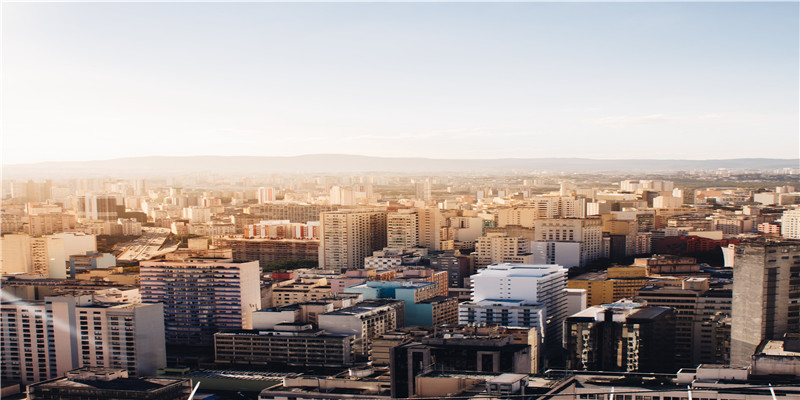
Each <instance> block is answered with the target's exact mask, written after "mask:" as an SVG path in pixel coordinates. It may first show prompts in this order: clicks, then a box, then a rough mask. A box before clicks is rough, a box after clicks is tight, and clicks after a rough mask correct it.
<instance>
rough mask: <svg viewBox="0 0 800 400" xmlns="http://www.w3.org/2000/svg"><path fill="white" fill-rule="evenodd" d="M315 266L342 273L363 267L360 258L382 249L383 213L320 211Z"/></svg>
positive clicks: (384, 230) (384, 235)
mask: <svg viewBox="0 0 800 400" xmlns="http://www.w3.org/2000/svg"><path fill="white" fill-rule="evenodd" d="M321 221H322V232H321V235H322V241H321V243H320V249H319V266H320V267H321V268H324V269H335V270H340V271H343V270H346V269H360V268H363V267H364V257H368V256H370V255H372V252H373V251H375V250H380V249H382V248H384V247H386V211H381V210H348V211H335V212H324V213H322V216H321Z"/></svg>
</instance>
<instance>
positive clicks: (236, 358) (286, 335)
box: [214, 323, 355, 367]
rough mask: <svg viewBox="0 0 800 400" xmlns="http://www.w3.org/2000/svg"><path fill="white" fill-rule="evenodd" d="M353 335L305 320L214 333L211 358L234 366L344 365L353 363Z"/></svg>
mask: <svg viewBox="0 0 800 400" xmlns="http://www.w3.org/2000/svg"><path fill="white" fill-rule="evenodd" d="M354 341H355V336H353V335H345V334H336V333H328V332H326V331H324V330H322V329H314V328H313V327H312V325H311V324H306V323H283V324H277V325H275V327H274V328H273V329H269V330H238V331H230V332H218V333H215V334H214V361H215V362H216V363H217V364H219V365H236V366H282V365H291V366H303V367H344V366H348V365H351V364H352V363H353V356H354V353H353V350H354V348H353V344H354Z"/></svg>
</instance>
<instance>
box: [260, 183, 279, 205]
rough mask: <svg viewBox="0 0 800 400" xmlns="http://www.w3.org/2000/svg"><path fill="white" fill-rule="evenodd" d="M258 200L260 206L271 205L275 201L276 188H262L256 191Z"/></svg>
mask: <svg viewBox="0 0 800 400" xmlns="http://www.w3.org/2000/svg"><path fill="white" fill-rule="evenodd" d="M256 199H257V200H258V203H259V204H264V203H271V202H273V201H275V188H271V187H260V188H258V190H257V191H256Z"/></svg>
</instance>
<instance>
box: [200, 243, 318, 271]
mask: <svg viewBox="0 0 800 400" xmlns="http://www.w3.org/2000/svg"><path fill="white" fill-rule="evenodd" d="M213 240H214V245H215V246H216V247H217V248H218V249H231V257H233V260H234V261H258V264H259V266H261V267H262V268H263V267H266V266H267V265H269V264H272V263H274V262H278V261H284V260H317V259H319V243H320V242H319V240H310V239H304V240H300V239H236V238H214V239H213Z"/></svg>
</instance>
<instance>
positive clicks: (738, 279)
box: [731, 240, 800, 364]
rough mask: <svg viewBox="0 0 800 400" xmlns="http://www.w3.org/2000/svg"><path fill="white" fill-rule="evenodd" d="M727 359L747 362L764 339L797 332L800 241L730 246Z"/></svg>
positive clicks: (798, 320) (737, 362) (799, 293)
mask: <svg viewBox="0 0 800 400" xmlns="http://www.w3.org/2000/svg"><path fill="white" fill-rule="evenodd" d="M733 277H734V278H733V307H732V308H733V309H732V315H731V323H732V326H731V363H732V364H748V363H749V362H750V357H751V356H752V355H753V353H754V352H755V350H756V347H757V346H758V345H759V344H760V343H761V341H763V340H765V339H779V338H781V337H782V336H783V335H784V334H785V333H789V332H794V333H797V332H800V241H796V240H784V241H771V240H761V241H753V242H746V243H738V244H736V245H735V247H734V261H733Z"/></svg>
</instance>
